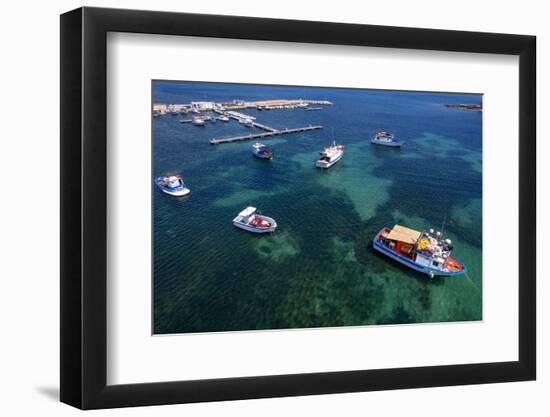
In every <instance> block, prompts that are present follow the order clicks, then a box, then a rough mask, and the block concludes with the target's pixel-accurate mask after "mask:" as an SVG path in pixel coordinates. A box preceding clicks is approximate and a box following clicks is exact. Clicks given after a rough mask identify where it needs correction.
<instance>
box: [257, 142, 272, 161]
mask: <svg viewBox="0 0 550 417" xmlns="http://www.w3.org/2000/svg"><path fill="white" fill-rule="evenodd" d="M252 155H254V156H255V157H256V158H260V159H271V158H273V152H271V148H270V147H269V146H266V145H264V144H263V143H260V142H257V143H255V144H254V145H252Z"/></svg>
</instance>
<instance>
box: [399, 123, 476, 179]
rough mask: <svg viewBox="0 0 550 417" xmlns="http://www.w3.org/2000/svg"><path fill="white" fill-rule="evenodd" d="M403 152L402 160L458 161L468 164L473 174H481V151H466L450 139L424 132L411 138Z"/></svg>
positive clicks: (465, 148)
mask: <svg viewBox="0 0 550 417" xmlns="http://www.w3.org/2000/svg"><path fill="white" fill-rule="evenodd" d="M403 150H404V151H405V152H403V155H402V157H403V158H412V159H424V158H425V159H446V160H452V159H460V160H462V161H464V162H466V163H468V164H469V165H470V167H471V169H472V170H474V171H475V172H477V173H481V172H482V154H481V151H473V150H471V149H468V148H467V147H465V146H464V145H463V144H462V143H460V142H459V141H458V140H456V139H454V138H451V137H447V136H443V135H437V134H435V133H430V132H424V134H423V135H422V136H420V137H416V138H411V139H410V140H409V141H408V142H407V144H406V146H405V147H404V149H403Z"/></svg>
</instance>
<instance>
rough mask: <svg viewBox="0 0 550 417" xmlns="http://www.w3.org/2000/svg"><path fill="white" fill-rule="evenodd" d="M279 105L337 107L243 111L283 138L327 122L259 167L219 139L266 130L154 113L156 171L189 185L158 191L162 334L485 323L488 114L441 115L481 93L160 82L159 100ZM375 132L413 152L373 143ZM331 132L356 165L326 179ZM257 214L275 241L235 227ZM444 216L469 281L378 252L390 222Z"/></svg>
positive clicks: (237, 146)
mask: <svg viewBox="0 0 550 417" xmlns="http://www.w3.org/2000/svg"><path fill="white" fill-rule="evenodd" d="M274 98H285V99H298V98H304V99H318V100H330V101H332V102H333V103H334V105H333V106H330V107H325V108H323V110H319V111H304V110H300V109H293V110H291V109H281V110H271V111H258V110H244V111H242V112H244V113H248V114H251V115H254V116H256V117H257V121H258V122H260V123H263V124H267V125H270V126H273V127H275V128H284V127H299V126H307V125H310V124H321V125H323V126H325V129H323V130H318V131H312V132H305V133H299V134H291V135H287V136H279V137H277V138H274V139H268V140H265V141H264V142H265V143H268V144H269V145H271V147H272V150H273V152H274V159H273V160H272V161H266V160H259V159H256V158H254V157H253V156H252V153H251V146H252V143H253V142H239V143H231V144H225V145H218V146H213V145H210V144H209V140H210V139H212V138H220V137H226V136H234V135H238V134H248V133H250V132H251V130H252V131H256V129H250V128H247V127H244V126H243V125H240V124H239V123H238V122H236V121H234V120H233V121H231V122H228V123H223V122H219V121H218V122H217V123H209V122H207V126H206V127H204V128H198V127H195V126H193V125H191V124H180V123H179V120H180V119H182V118H187V116H171V115H166V116H162V117H159V118H154V119H153V122H152V123H153V173H152V176H153V177H156V176H159V175H165V174H170V173H182V174H183V176H184V180H185V182H186V183H187V185H188V186H189V188H190V189H191V194H190V195H189V196H187V197H181V198H175V197H171V196H168V195H166V194H163V193H161V192H160V191H159V190H158V189H156V188H154V187H153V185H152V193H153V229H154V230H153V234H154V242H153V247H154V250H153V252H154V253H153V255H154V268H153V269H154V271H153V288H154V333H156V334H161V333H186V332H216V331H235V330H252V329H256V330H258V329H285V328H308V327H327V326H329V327H334V326H353V325H373V324H402V323H428V322H447V321H472V320H481V319H482V248H481V242H482V215H481V212H482V199H481V198H482V176H481V168H482V155H481V148H482V114H481V112H474V111H467V110H459V109H450V108H446V107H444V106H443V104H445V103H481V96H480V95H459V94H439V93H418V92H395V91H379V90H353V89H327V88H313V87H307V88H304V87H285V86H252V85H235V84H215V83H196V82H185V83H183V82H164V81H163V82H160V81H155V82H153V101H154V102H163V103H189V102H191V101H216V102H224V101H230V100H233V99H243V100H251V101H252V100H263V99H274ZM377 130H390V131H393V132H395V134H396V136H397V137H399V138H401V139H403V140H405V141H406V144H405V145H404V146H403V148H402V149H392V148H387V147H380V146H376V145H371V144H370V142H369V140H370V138H371V137H372V136H373V134H374V133H375V132H376V131H377ZM258 132H259V131H258ZM333 132H334V139H335V140H336V141H337V142H338V143H339V144H344V145H345V146H346V150H345V155H344V157H343V159H342V160H341V161H340V162H339V163H338V164H336V165H335V166H333V167H332V168H331V169H330V170H328V171H321V170H319V169H316V168H315V167H314V162H315V160H316V158H317V156H318V153H319V151H320V150H322V148H323V146H325V145H327V144H329V143H330V142H331V140H332V135H333ZM247 205H254V206H256V207H258V208H259V209H260V210H261V212H262V213H263V214H265V215H268V216H271V217H274V218H275V219H276V220H277V223H278V230H277V231H276V233H274V234H273V235H269V236H256V235H251V234H249V233H246V232H244V231H242V230H239V229H237V228H235V227H234V226H233V225H232V219H233V218H234V217H235V215H236V214H237V213H238V212H239V211H240V210H241V209H243V208H244V207H245V206H247ZM445 218H446V220H445V231H446V234H447V236H448V237H449V238H451V239H452V240H453V242H454V248H455V249H454V254H455V255H456V256H457V257H458V258H460V259H461V260H463V261H464V262H465V263H466V264H467V266H468V269H469V272H468V274H467V275H462V276H457V277H447V278H445V277H441V278H435V279H433V280H430V279H429V278H428V277H427V276H426V275H423V274H419V273H417V272H414V271H412V270H410V269H407V268H405V267H403V266H401V265H400V264H397V263H396V262H394V261H392V260H391V259H389V258H386V257H383V256H382V255H380V254H378V253H376V252H374V251H373V250H372V238H373V237H374V235H375V234H376V233H377V232H378V231H379V230H380V229H381V228H382V227H384V226H389V227H392V226H393V225H394V224H395V223H399V224H402V225H404V226H408V227H411V228H415V229H418V230H420V229H425V228H428V227H435V228H439V227H441V225H442V222H443V220H444V219H445Z"/></svg>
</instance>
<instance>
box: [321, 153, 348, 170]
mask: <svg viewBox="0 0 550 417" xmlns="http://www.w3.org/2000/svg"><path fill="white" fill-rule="evenodd" d="M342 156H344V153H343V152H342V153H341V154H340V155H339V156H337V157H336V158H334V159H333V160H332V161H330V162H328V161H321V160H317V161H316V162H315V166H316V167H317V168H322V169H328V168H330V167H331V166H333V165H334V164H335V163H336V162H338V161H339V160H340V159H342Z"/></svg>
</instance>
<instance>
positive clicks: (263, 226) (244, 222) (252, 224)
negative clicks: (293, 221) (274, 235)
mask: <svg viewBox="0 0 550 417" xmlns="http://www.w3.org/2000/svg"><path fill="white" fill-rule="evenodd" d="M233 225H234V226H236V227H238V228H240V229H243V230H246V231H247V232H252V233H269V232H273V231H275V229H276V228H277V222H276V221H275V220H274V219H272V218H271V217H267V216H262V215H260V214H256V207H247V208H245V209H244V210H243V211H241V212H240V213H239V214H238V215H237V217H235V218H234V219H233Z"/></svg>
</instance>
